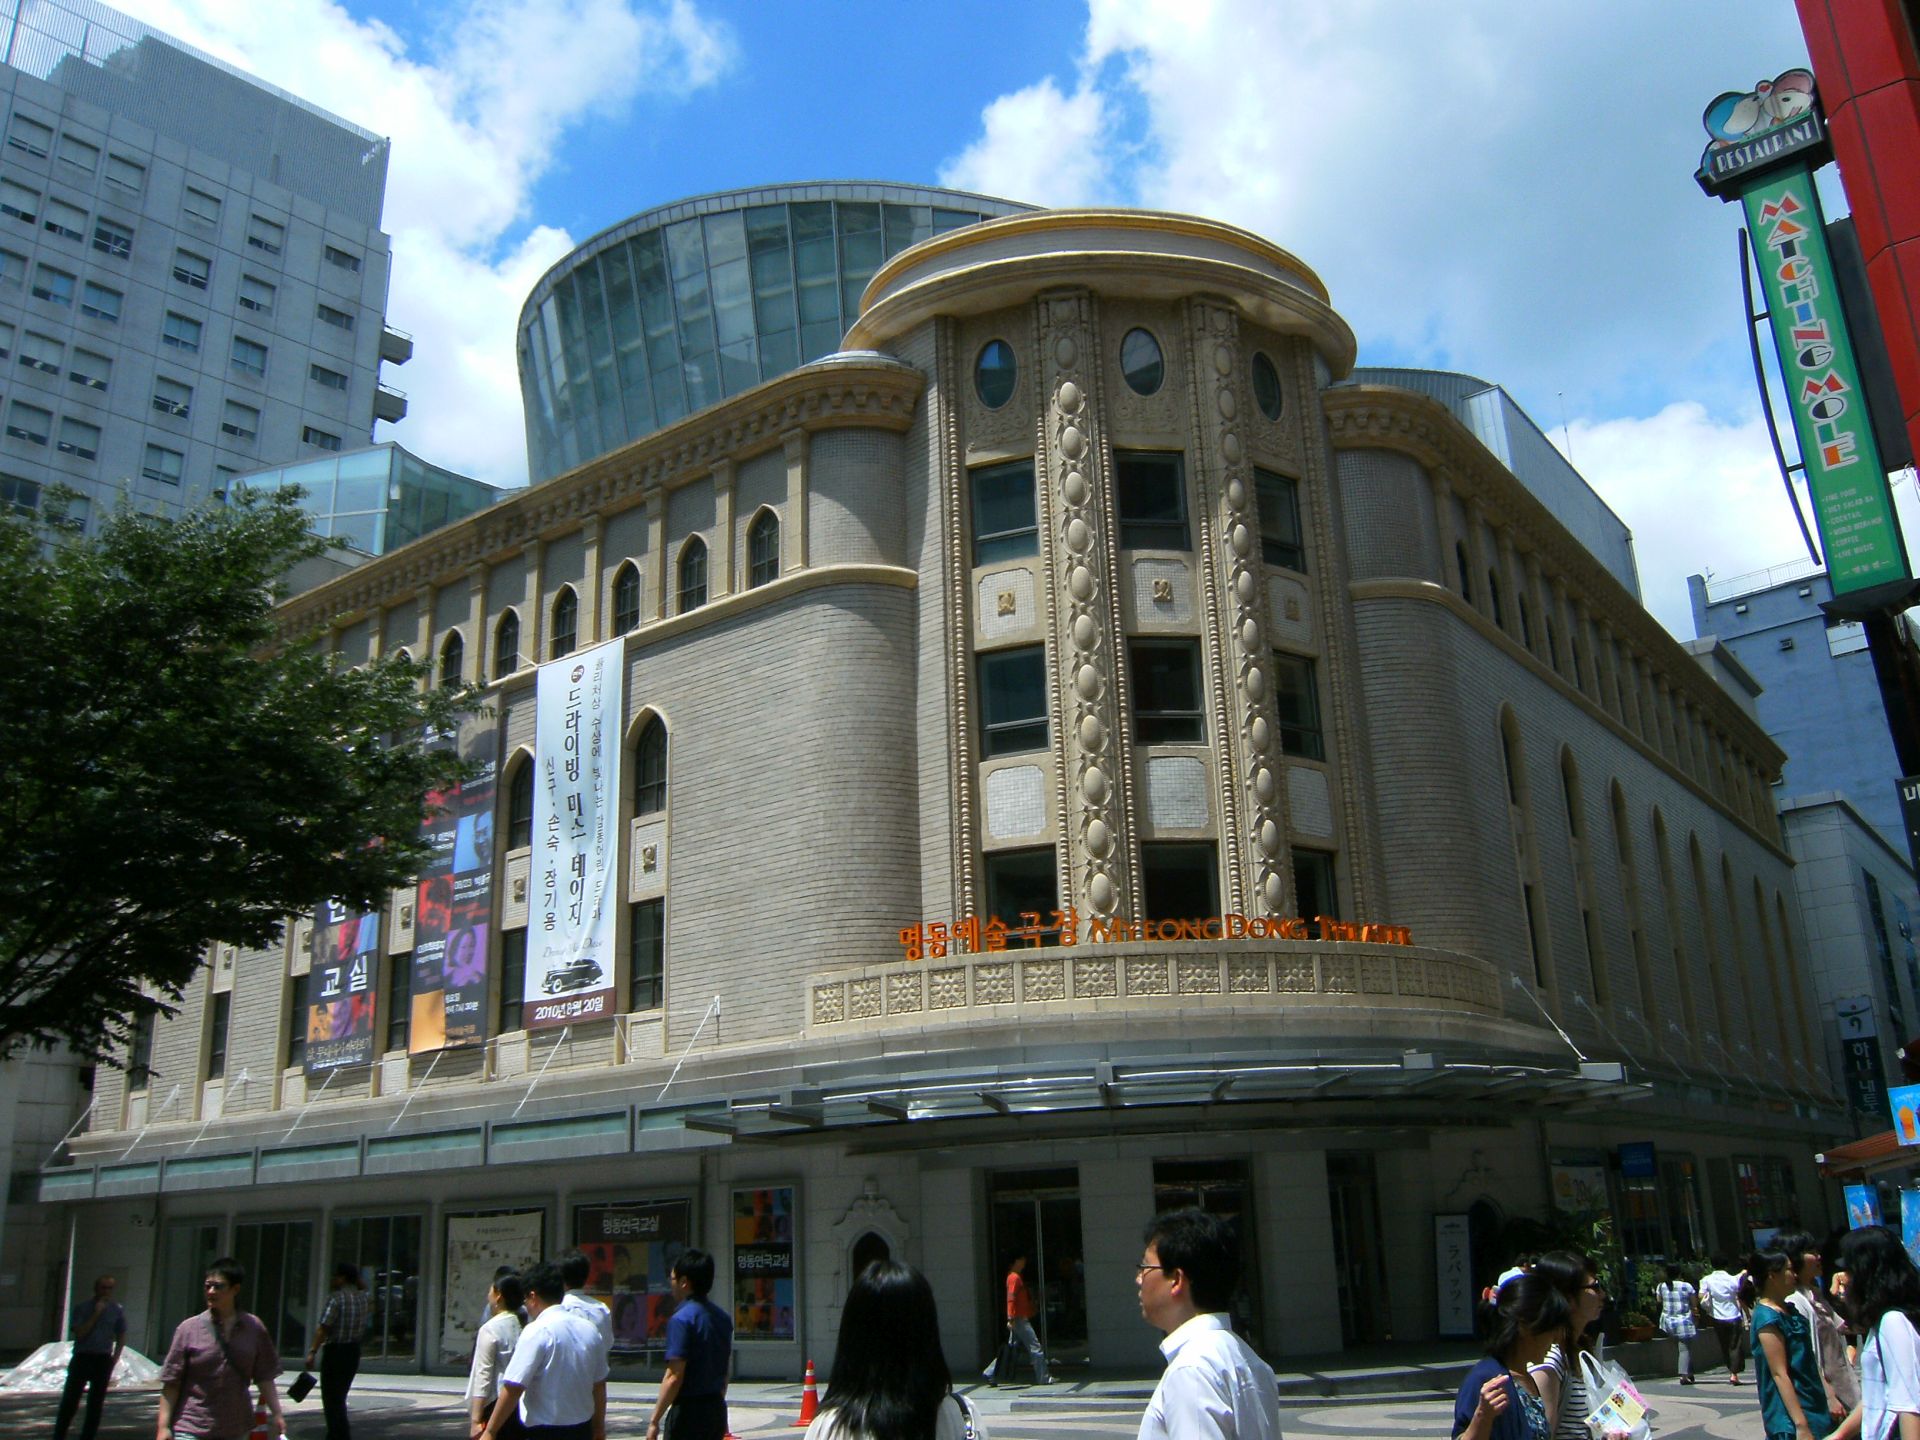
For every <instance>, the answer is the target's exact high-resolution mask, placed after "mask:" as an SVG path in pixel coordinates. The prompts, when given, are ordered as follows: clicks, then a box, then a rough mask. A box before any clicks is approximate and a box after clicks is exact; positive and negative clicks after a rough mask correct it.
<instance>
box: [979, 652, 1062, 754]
mask: <svg viewBox="0 0 1920 1440" xmlns="http://www.w3.org/2000/svg"><path fill="white" fill-rule="evenodd" d="M980 715H981V726H980V729H981V737H980V742H981V743H980V752H981V754H982V755H984V756H987V757H992V756H995V755H1011V754H1014V753H1016V752H1018V751H1022V750H1044V749H1045V748H1046V745H1047V662H1046V651H1045V649H1044V647H1042V646H1039V645H1033V646H1028V647H1025V648H1022V649H1019V650H997V651H994V652H992V653H991V654H987V655H982V656H981V657H980Z"/></svg>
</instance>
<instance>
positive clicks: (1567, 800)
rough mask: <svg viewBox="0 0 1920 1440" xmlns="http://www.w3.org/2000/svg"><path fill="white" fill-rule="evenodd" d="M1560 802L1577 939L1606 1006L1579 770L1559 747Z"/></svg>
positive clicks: (1569, 754) (1596, 994)
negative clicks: (1577, 915)
mask: <svg viewBox="0 0 1920 1440" xmlns="http://www.w3.org/2000/svg"><path fill="white" fill-rule="evenodd" d="M1560 800H1561V808H1562V809H1563V811H1564V812H1565V814H1566V818H1567V847H1568V849H1569V850H1570V851H1571V852H1572V855H1573V898H1574V901H1575V903H1577V904H1578V905H1579V907H1580V939H1581V942H1582V943H1583V944H1584V945H1585V946H1586V951H1587V979H1588V982H1589V983H1590V984H1591V985H1592V987H1593V998H1594V999H1595V1000H1596V1001H1598V1002H1599V1003H1600V1004H1602V1005H1605V1004H1607V1003H1608V1002H1609V999H1610V997H1609V995H1608V993H1607V969H1606V952H1605V950H1604V948H1603V947H1602V945H1601V942H1600V916H1599V912H1598V911H1597V910H1596V909H1595V907H1594V903H1593V856H1592V854H1591V853H1590V852H1589V850H1588V849H1587V811H1586V804H1585V802H1584V801H1583V800H1582V799H1581V796H1580V770H1579V767H1578V766H1577V765H1576V764H1575V763H1574V759H1573V751H1572V750H1570V749H1568V748H1567V747H1566V746H1564V745H1563V746H1561V747H1560Z"/></svg>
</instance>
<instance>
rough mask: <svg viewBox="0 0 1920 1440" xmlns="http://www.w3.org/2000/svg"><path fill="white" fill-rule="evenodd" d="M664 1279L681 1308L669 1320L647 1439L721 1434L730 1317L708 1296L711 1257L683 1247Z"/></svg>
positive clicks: (713, 1439)
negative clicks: (664, 1364)
mask: <svg viewBox="0 0 1920 1440" xmlns="http://www.w3.org/2000/svg"><path fill="white" fill-rule="evenodd" d="M667 1282H668V1284H669V1285H671V1286H672V1288H673V1298H674V1299H675V1300H677V1301H679V1302H680V1308H679V1309H677V1310H675V1311H674V1312H673V1318H672V1319H670V1320H668V1321H667V1373H666V1378H665V1379H663V1380H661V1382H660V1398H659V1399H657V1400H655V1401H654V1402H653V1418H652V1419H650V1420H648V1421H647V1440H662V1435H663V1434H664V1436H665V1437H666V1440H725V1436H726V1434H727V1360H728V1357H729V1356H730V1355H731V1354H732V1353H733V1318H732V1317H731V1316H730V1315H728V1314H727V1312H726V1311H724V1310H722V1309H721V1308H720V1307H719V1306H718V1305H715V1304H714V1303H713V1302H712V1301H711V1300H709V1299H708V1298H707V1296H708V1294H709V1293H710V1292H711V1291H712V1290H713V1257H712V1256H711V1255H709V1254H707V1252H706V1251H704V1250H695V1249H692V1248H691V1247H689V1248H688V1249H685V1250H682V1251H681V1252H680V1257H679V1258H678V1259H677V1260H675V1261H674V1262H673V1268H672V1270H671V1271H670V1272H669V1273H668V1277H667ZM662 1420H665V1421H666V1422H667V1423H666V1427H665V1429H664V1431H663V1430H662V1428H661V1422H662Z"/></svg>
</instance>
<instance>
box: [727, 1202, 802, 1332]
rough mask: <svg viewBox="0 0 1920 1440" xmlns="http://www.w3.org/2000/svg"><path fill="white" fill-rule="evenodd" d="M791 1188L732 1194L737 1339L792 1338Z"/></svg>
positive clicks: (734, 1302)
mask: <svg viewBox="0 0 1920 1440" xmlns="http://www.w3.org/2000/svg"><path fill="white" fill-rule="evenodd" d="M793 1280H794V1276H793V1187H792V1186H791V1185H780V1186H773V1187H769V1188H765V1189H758V1190H736V1191H734V1192H733V1338H734V1339H735V1340H791V1339H793V1338H794V1313H795V1312H794V1303H793V1300H794V1295H793Z"/></svg>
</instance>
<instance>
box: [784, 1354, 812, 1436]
mask: <svg viewBox="0 0 1920 1440" xmlns="http://www.w3.org/2000/svg"><path fill="white" fill-rule="evenodd" d="M819 1413H820V1391H819V1390H818V1389H817V1388H815V1386H814V1383H813V1361H811V1360H809V1361H807V1378H806V1380H805V1382H804V1383H803V1384H802V1385H801V1387H800V1418H799V1419H798V1420H796V1421H794V1422H793V1424H791V1425H789V1426H788V1427H787V1428H788V1429H789V1430H804V1429H806V1428H807V1426H809V1425H811V1424H812V1423H813V1417H814V1416H816V1415H818V1414H819Z"/></svg>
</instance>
